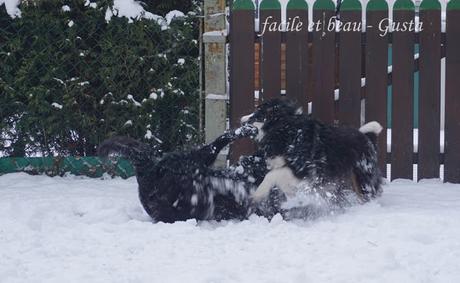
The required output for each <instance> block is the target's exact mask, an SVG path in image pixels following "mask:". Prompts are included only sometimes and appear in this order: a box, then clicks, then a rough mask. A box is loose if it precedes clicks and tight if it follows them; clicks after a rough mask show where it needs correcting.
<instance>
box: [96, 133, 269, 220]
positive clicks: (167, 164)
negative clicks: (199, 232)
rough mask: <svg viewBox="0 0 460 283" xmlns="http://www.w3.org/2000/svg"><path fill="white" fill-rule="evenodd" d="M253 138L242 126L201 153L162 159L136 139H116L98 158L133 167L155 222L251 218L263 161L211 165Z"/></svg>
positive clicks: (253, 159) (256, 158) (103, 147)
mask: <svg viewBox="0 0 460 283" xmlns="http://www.w3.org/2000/svg"><path fill="white" fill-rule="evenodd" d="M255 133H256V129H254V128H253V127H242V128H240V129H238V130H236V131H231V132H227V133H225V134H223V135H222V136H220V137H218V138H217V139H216V140H215V141H214V142H212V143H210V144H207V145H205V146H203V147H201V148H199V149H195V150H191V151H188V152H172V153H166V154H162V155H161V154H159V153H158V152H157V151H155V150H151V149H149V147H148V146H146V145H145V144H143V143H141V142H139V141H136V140H134V139H131V138H127V137H115V138H112V139H109V140H107V141H105V142H103V143H102V144H101V145H100V147H99V154H100V155H101V156H108V155H109V154H110V153H112V152H114V153H119V154H121V155H122V156H124V157H126V158H127V159H129V160H130V161H131V162H132V163H133V165H134V166H135V169H136V178H137V181H138V185H139V198H140V201H141V203H142V205H143V207H144V209H145V211H146V212H147V213H148V214H149V215H150V216H151V217H152V218H153V219H154V220H155V221H162V222H174V221H180V220H186V219H192V218H194V219H197V220H224V219H244V218H246V217H247V216H248V215H249V214H250V213H252V209H251V205H250V202H249V197H248V196H249V193H250V191H251V190H253V189H254V188H255V186H256V183H257V182H259V181H261V180H262V179H263V176H264V175H265V173H266V166H265V162H264V160H263V159H262V157H259V156H257V155H254V156H248V157H244V158H242V159H241V162H240V164H238V165H237V166H236V167H232V168H227V169H213V168H211V167H210V166H211V165H212V164H213V163H214V161H215V160H216V158H217V155H218V154H219V152H220V151H221V150H222V149H223V148H224V147H225V146H227V145H228V144H229V143H231V142H232V141H234V140H236V139H238V138H241V137H246V136H249V135H253V134H255Z"/></svg>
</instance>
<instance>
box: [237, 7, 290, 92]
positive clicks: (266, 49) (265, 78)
mask: <svg viewBox="0 0 460 283" xmlns="http://www.w3.org/2000/svg"><path fill="white" fill-rule="evenodd" d="M280 23H281V4H280V3H279V1H278V0H263V1H262V3H261V4H260V28H259V32H260V33H263V35H262V61H261V66H262V92H261V94H262V96H261V98H262V99H263V100H264V99H270V98H274V97H278V96H279V95H280V93H281V32H280V31H279V27H278V25H279V24H280ZM273 27H274V28H275V29H273ZM243 62H244V61H243Z"/></svg>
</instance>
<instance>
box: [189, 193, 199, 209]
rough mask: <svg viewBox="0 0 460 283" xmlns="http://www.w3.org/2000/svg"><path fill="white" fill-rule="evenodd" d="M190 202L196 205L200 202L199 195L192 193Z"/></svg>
mask: <svg viewBox="0 0 460 283" xmlns="http://www.w3.org/2000/svg"><path fill="white" fill-rule="evenodd" d="M190 203H191V204H192V205H193V206H195V205H197V203H198V196H197V195H192V198H191V199H190Z"/></svg>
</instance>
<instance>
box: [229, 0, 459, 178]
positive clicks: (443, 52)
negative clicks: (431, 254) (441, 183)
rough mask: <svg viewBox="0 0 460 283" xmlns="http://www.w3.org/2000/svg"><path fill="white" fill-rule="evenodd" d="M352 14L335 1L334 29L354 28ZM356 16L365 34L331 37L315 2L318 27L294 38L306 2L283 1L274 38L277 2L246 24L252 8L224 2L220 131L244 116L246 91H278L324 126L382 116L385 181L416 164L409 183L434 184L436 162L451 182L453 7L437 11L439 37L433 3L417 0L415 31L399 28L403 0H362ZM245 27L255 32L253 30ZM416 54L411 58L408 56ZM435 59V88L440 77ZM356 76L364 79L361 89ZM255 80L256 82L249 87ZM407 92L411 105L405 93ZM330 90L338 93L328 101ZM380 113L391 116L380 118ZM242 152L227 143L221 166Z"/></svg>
mask: <svg viewBox="0 0 460 283" xmlns="http://www.w3.org/2000/svg"><path fill="white" fill-rule="evenodd" d="M362 9H363V7H362V5H361V3H360V2H359V1H358V0H344V1H343V2H342V5H341V11H340V13H339V15H340V21H341V23H342V24H343V26H344V27H345V26H346V25H348V26H351V25H353V24H356V23H361V21H362V12H363V11H362ZM364 9H366V10H365V15H366V17H365V18H366V26H367V28H366V32H365V33H362V30H361V29H356V30H353V29H350V30H344V29H342V30H340V31H336V29H332V30H331V29H328V28H327V27H328V23H329V22H330V21H332V22H335V23H337V22H336V21H334V17H335V16H336V7H335V4H334V3H333V2H332V1H331V0H317V1H316V2H315V3H314V5H313V22H314V23H317V22H319V23H320V25H319V26H320V27H319V28H317V26H314V27H313V30H312V31H307V30H305V29H304V30H300V31H299V30H296V29H295V27H296V26H298V25H300V26H303V27H308V23H309V15H308V4H307V3H306V2H305V1H303V0H290V1H289V2H288V4H287V12H286V19H287V21H288V22H289V21H290V22H291V29H287V28H285V29H284V30H282V31H280V30H278V29H274V28H270V24H272V23H274V22H275V23H279V22H281V19H282V16H281V5H280V2H279V1H278V0H263V1H261V3H260V7H259V11H260V15H259V17H260V19H259V21H255V11H256V10H255V6H254V4H253V1H251V0H236V1H234V2H233V3H232V7H231V9H230V11H231V12H230V21H229V22H230V26H229V46H230V59H229V63H230V105H231V107H230V126H231V127H234V126H236V125H238V124H239V117H241V116H243V115H245V114H247V113H249V112H251V111H252V110H253V109H254V106H255V103H257V102H255V101H254V92H255V91H258V92H259V100H264V99H269V98H272V97H276V96H279V95H280V94H281V93H286V96H287V97H289V98H292V99H294V100H296V101H297V102H298V103H299V104H301V105H302V106H304V109H308V107H309V106H310V108H311V110H312V115H313V116H314V117H316V118H318V119H320V120H322V121H323V122H326V123H338V124H342V125H349V126H353V127H358V126H360V124H361V123H362V122H363V121H362V120H364V121H372V120H377V121H379V122H380V123H381V124H382V125H383V126H384V127H385V128H389V126H390V125H388V123H387V120H390V119H388V118H391V121H392V125H391V129H392V136H391V152H389V153H387V151H386V150H380V163H381V166H382V169H383V170H384V172H385V171H386V163H390V164H391V171H392V174H391V178H392V179H396V178H406V179H412V178H413V164H417V165H418V179H419V180H420V179H422V178H439V177H441V176H439V174H440V173H439V172H440V170H439V168H440V165H441V164H444V180H445V181H447V182H456V183H459V182H460V122H459V121H460V116H459V115H460V114H459V113H458V112H457V111H458V109H459V108H460V96H459V95H458V90H459V89H460V80H459V77H458V74H460V63H459V62H460V52H459V50H460V0H451V1H450V2H449V3H448V5H447V12H446V22H447V24H446V32H445V33H442V31H441V5H440V3H439V2H438V1H437V0H424V1H422V3H421V5H420V12H419V22H421V23H422V29H421V31H419V32H417V31H416V30H415V28H413V29H411V28H406V29H405V30H404V29H403V28H402V25H403V24H404V23H408V25H409V24H410V23H411V22H415V18H416V17H415V7H414V4H413V2H412V1H410V0H397V1H396V2H395V3H394V5H393V7H392V8H391V9H389V8H388V4H387V2H386V1H384V0H371V1H369V2H368V3H367V5H366V6H365V7H364ZM390 15H392V19H393V24H394V26H393V29H392V30H390V31H389V32H387V33H385V34H382V31H381V30H380V29H379V28H378V27H379V24H381V22H382V21H385V19H387V18H389V16H390ZM294 19H295V22H294ZM331 19H332V20H331ZM299 23H301V24H299ZM321 23H322V24H321ZM255 24H258V25H260V27H259V28H258V29H256V27H255ZM398 24H399V25H400V26H399V27H400V28H399V29H397V28H396V27H397V26H396V25H398ZM414 24H415V23H414ZM264 25H265V26H264ZM370 26H372V28H370ZM272 27H275V26H274V25H273V26H272ZM256 30H258V32H255V31H256ZM264 30H265V32H263V31H264ZM416 48H418V49H419V51H418V53H419V55H418V60H416V58H414V55H415V53H417V52H416V51H415V49H416ZM256 49H257V50H256ZM259 49H260V50H259ZM389 51H390V52H389ZM255 54H256V55H255ZM256 56H257V58H256ZM444 56H445V57H446V59H445V62H446V63H445V72H446V78H445V82H444V81H442V79H441V66H442V65H441V58H442V57H444ZM282 61H283V64H281V62H282ZM389 62H391V64H390V63H389ZM282 65H283V68H282V67H281V66H282ZM389 65H392V73H391V75H388V66H389ZM416 71H418V75H419V80H418V83H417V84H415V82H416V81H414V73H415V72H416ZM256 74H257V75H256ZM282 78H283V79H282ZM362 78H365V80H366V84H365V86H364V87H362V85H361V81H362ZM256 79H257V80H260V81H257V83H255V82H256ZM441 84H445V104H446V107H445V111H441ZM256 85H257V86H258V89H256V87H255V86H256ZM416 88H418V94H419V97H418V99H415V96H414V93H415V89H416ZM335 89H338V90H339V92H340V96H339V99H338V100H337V101H336V100H335V99H334V90H335ZM390 102H391V103H390ZM416 107H418V108H417V109H418V111H419V112H418V117H416V118H417V120H418V132H419V135H418V152H417V153H415V154H414V148H413V146H414V144H413V129H414V109H415V108H416ZM389 109H391V112H390V113H391V117H388V114H387V113H388V110H389ZM362 113H364V117H363V118H364V119H362V116H361V114H362ZM441 113H442V114H444V115H445V121H446V122H445V150H444V153H441V151H440V148H441V147H440V144H439V141H440V132H441V130H442V129H441V123H440V120H441ZM386 132H387V131H383V132H382V135H381V136H380V139H379V145H380V148H382V149H385V148H386V146H387V144H386V140H387V136H386ZM252 149H253V145H252V144H251V143H249V142H247V141H243V142H239V143H236V144H235V145H234V146H233V147H232V148H231V159H232V160H235V159H237V158H238V156H240V155H241V154H245V153H248V152H250V151H251V150H252Z"/></svg>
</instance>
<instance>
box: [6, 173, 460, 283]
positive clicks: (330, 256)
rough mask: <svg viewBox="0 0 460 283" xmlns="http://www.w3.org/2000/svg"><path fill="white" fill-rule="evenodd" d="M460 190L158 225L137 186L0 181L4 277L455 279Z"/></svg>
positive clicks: (418, 188)
mask: <svg viewBox="0 0 460 283" xmlns="http://www.w3.org/2000/svg"><path fill="white" fill-rule="evenodd" d="M459 239H460V185H449V184H441V183H440V182H438V181H425V182H422V183H421V184H414V183H412V182H409V181H399V182H394V183H392V184H390V185H387V186H385V192H384V195H383V196H382V198H380V199H378V200H377V201H375V202H372V203H369V204H366V205H362V206H358V207H354V208H351V209H349V210H348V211H347V212H346V213H344V214H340V215H332V216H328V217H325V218H322V219H318V220H315V221H309V222H302V221H300V222H290V223H287V222H284V221H283V220H281V218H279V217H275V218H274V219H273V220H272V222H271V223H269V222H268V221H267V220H265V219H264V218H259V217H251V218H250V220H248V221H243V222H225V223H209V222H206V223H198V224H197V223H196V222H195V221H188V222H181V223H175V224H162V223H159V224H152V223H151V222H150V221H149V217H148V216H147V215H146V214H145V213H144V212H143V210H142V208H141V206H140V204H139V202H138V199H137V192H136V182H135V179H133V178H131V179H129V180H122V179H107V180H99V179H96V180H95V179H88V178H78V177H65V178H49V177H45V176H28V175H26V174H22V173H18V174H9V175H4V176H0V282H2V283H3V282H8V283H9V282H27V283H30V282H60V283H61V282H66V283H71V282H161V283H163V282H251V283H255V282H302V283H304V282H460V260H459V259H460V240H459Z"/></svg>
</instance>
